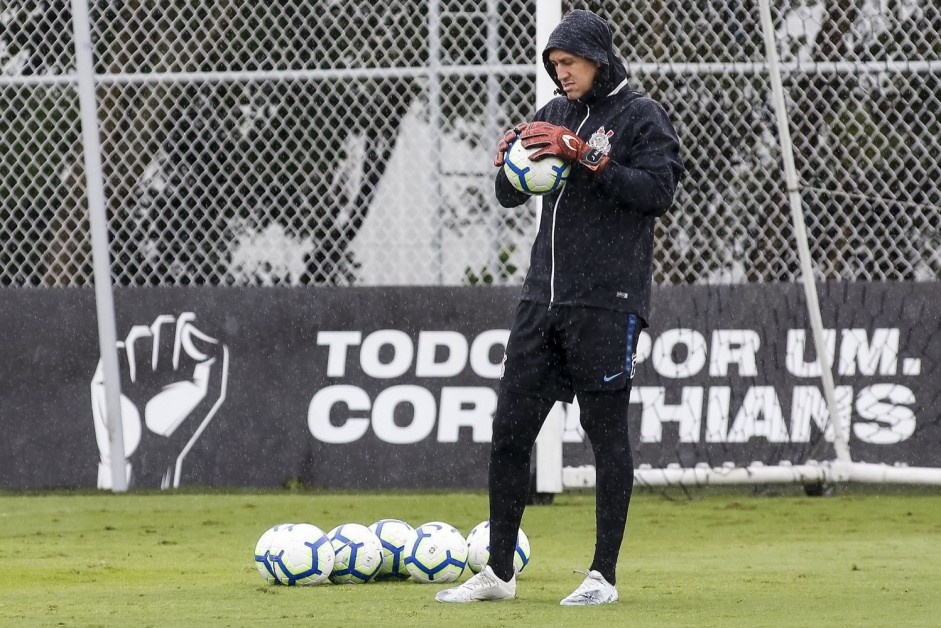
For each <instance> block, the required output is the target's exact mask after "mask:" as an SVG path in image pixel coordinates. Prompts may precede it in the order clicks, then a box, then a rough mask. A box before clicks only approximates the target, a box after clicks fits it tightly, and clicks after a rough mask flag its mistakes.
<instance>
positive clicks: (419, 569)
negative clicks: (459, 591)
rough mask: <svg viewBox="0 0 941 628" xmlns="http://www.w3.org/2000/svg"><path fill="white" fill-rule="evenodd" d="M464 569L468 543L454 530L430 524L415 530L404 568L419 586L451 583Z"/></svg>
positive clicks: (447, 526)
mask: <svg viewBox="0 0 941 628" xmlns="http://www.w3.org/2000/svg"><path fill="white" fill-rule="evenodd" d="M466 565H467V541H466V540H465V539H464V536H463V535H462V534H461V533H460V532H459V531H458V529H457V528H455V527H454V526H452V525H450V524H447V523H444V522H442V521H430V522H428V523H423V524H422V525H420V526H418V527H417V528H415V539H414V542H413V543H412V546H411V548H409V550H408V553H407V555H406V557H405V568H406V569H408V573H409V574H411V576H412V577H413V578H415V579H416V580H418V581H419V582H422V583H426V584H427V583H435V584H437V583H439V582H454V581H455V580H457V579H458V578H459V577H460V576H461V574H462V573H464V567H465V566H466Z"/></svg>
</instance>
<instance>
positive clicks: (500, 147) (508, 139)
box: [493, 122, 529, 166]
mask: <svg viewBox="0 0 941 628" xmlns="http://www.w3.org/2000/svg"><path fill="white" fill-rule="evenodd" d="M527 128H529V123H527V122H521V123H520V124H517V125H516V126H515V127H513V128H512V129H510V130H509V131H507V132H506V133H504V134H503V138H502V139H501V140H500V141H499V142H497V156H496V157H494V158H493V165H494V166H502V165H503V158H504V156H505V155H506V151H508V150H510V144H512V143H513V140H515V139H516V138H517V137H518V136H519V134H520V133H522V132H523V131H525V130H526V129H527Z"/></svg>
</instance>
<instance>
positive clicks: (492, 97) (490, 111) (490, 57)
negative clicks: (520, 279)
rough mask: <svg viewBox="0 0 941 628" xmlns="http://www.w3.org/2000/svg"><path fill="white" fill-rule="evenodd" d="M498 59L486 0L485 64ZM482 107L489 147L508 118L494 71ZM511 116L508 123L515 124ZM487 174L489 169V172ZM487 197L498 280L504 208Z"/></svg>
mask: <svg viewBox="0 0 941 628" xmlns="http://www.w3.org/2000/svg"><path fill="white" fill-rule="evenodd" d="M499 63H500V0H487V65H489V66H496V65H499ZM484 98H485V99H486V101H485V103H484V107H485V109H486V112H485V114H484V121H485V122H484V143H485V145H486V147H487V148H488V154H489V149H490V147H491V146H493V145H494V144H496V142H497V139H499V137H500V134H502V132H503V129H505V128H506V125H507V121H506V120H504V119H503V116H501V115H500V102H499V98H500V81H499V80H498V77H497V75H496V74H495V73H493V72H491V73H490V74H487V92H486V94H484ZM515 122H516V121H515V120H514V121H513V122H512V123H510V124H514V123H515ZM488 176H490V173H489V172H488ZM489 198H490V208H489V209H490V237H491V238H492V247H491V249H492V250H491V253H490V261H489V263H488V264H487V266H488V267H489V268H490V272H491V273H492V274H493V277H494V280H495V281H494V283H499V277H500V249H501V248H502V247H503V244H504V233H503V208H502V207H500V205H499V204H498V203H497V202H496V198H494V196H493V195H492V194H491V195H490V196H489Z"/></svg>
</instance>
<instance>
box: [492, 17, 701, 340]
mask: <svg viewBox="0 0 941 628" xmlns="http://www.w3.org/2000/svg"><path fill="white" fill-rule="evenodd" d="M554 49H560V50H564V51H565V52H570V53H572V54H576V55H579V56H582V57H585V58H587V59H590V60H592V61H596V62H598V63H600V64H601V67H599V68H598V71H597V73H596V74H595V80H594V83H593V85H592V89H591V91H590V92H589V93H587V94H586V95H585V96H584V97H582V98H580V99H578V100H575V101H570V100H569V99H568V98H566V97H565V96H561V97H557V98H555V99H553V100H552V101H550V102H549V103H548V104H547V105H546V106H545V107H543V108H542V109H540V110H539V111H537V112H536V115H535V116H534V117H533V120H534V121H535V120H542V121H546V122H551V123H553V124H558V125H561V126H564V127H567V128H568V129H570V130H571V131H574V132H575V133H576V134H577V135H578V136H579V137H581V138H582V139H584V140H586V141H589V142H591V140H592V138H593V136H594V140H595V143H596V144H598V145H600V146H601V147H605V145H607V147H608V152H607V155H608V157H609V158H610V161H609V162H608V164H607V166H605V168H603V169H602V170H601V171H600V172H598V173H597V174H596V173H594V172H592V171H591V170H588V169H587V168H585V167H583V166H581V165H579V164H577V163H576V164H573V166H572V172H571V173H570V175H569V178H568V181H567V182H566V184H565V186H564V187H563V188H562V189H561V190H560V191H558V192H554V193H552V194H548V195H546V196H544V197H543V203H542V215H541V217H540V223H539V232H538V233H537V235H536V239H535V241H534V242H533V248H532V254H531V258H530V267H529V273H528V274H527V276H526V281H525V283H524V284H523V293H522V297H521V298H522V300H524V301H533V302H536V303H544V304H547V305H549V304H551V305H579V306H588V307H599V308H604V309H609V310H618V311H624V312H630V313H634V314H637V315H638V316H640V317H641V318H642V319H644V322H645V323H646V321H647V318H648V313H649V308H650V284H651V269H652V264H653V241H654V223H655V221H656V219H657V217H658V216H661V215H663V214H664V213H665V212H666V211H667V210H668V209H669V208H670V206H671V205H672V203H673V196H674V194H675V192H676V187H677V184H678V183H679V181H680V178H681V177H682V174H683V163H682V160H681V159H680V154H679V153H680V146H679V140H678V139H677V136H676V131H675V130H674V128H673V124H672V123H671V122H670V119H669V117H668V116H667V114H666V111H664V109H663V107H662V106H661V105H660V104H659V103H657V102H656V101H654V100H653V99H651V98H649V97H647V96H645V95H643V94H641V93H639V92H637V91H635V90H634V89H632V88H631V87H629V86H628V85H627V71H626V69H625V68H624V65H623V64H622V63H621V62H620V61H619V60H618V58H617V55H616V53H615V52H614V47H613V43H612V36H611V31H610V29H609V28H608V23H607V22H606V21H605V20H604V19H603V18H601V17H599V16H597V15H595V14H594V13H590V12H588V11H580V10H579V11H572V12H571V13H569V14H568V15H566V16H565V19H563V20H562V22H561V23H560V24H559V25H558V26H557V27H556V28H555V30H553V31H552V34H551V35H550V36H549V42H548V44H547V45H546V48H545V50H544V51H543V53H542V58H543V63H544V64H545V66H546V71H547V72H549V75H550V76H551V77H552V79H553V81H555V83H556V85H558V86H559V88H560V90H561V87H562V85H561V83H560V82H559V80H558V78H557V76H556V72H555V67H554V66H553V65H552V64H551V63H550V62H549V53H550V52H551V51H552V50H554ZM593 145H594V144H593ZM595 147H597V146H595ZM495 187H496V196H497V200H498V201H499V202H500V204H501V205H503V206H504V207H516V206H518V205H521V204H522V203H524V202H525V201H526V200H527V198H529V197H528V196H527V195H525V194H523V193H522V192H518V191H517V190H516V189H515V188H513V187H512V185H511V184H510V182H509V180H508V179H507V178H506V175H505V174H504V172H503V168H500V169H499V171H498V173H497V178H496V184H495Z"/></svg>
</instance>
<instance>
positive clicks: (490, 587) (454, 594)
mask: <svg viewBox="0 0 941 628" xmlns="http://www.w3.org/2000/svg"><path fill="white" fill-rule="evenodd" d="M515 597H516V574H513V577H512V578H510V581H509V582H504V581H503V580H500V578H498V577H497V575H496V574H495V573H493V569H491V568H490V565H487V566H486V567H484V568H483V570H482V571H481V572H480V573H479V574H477V575H476V576H473V577H472V578H470V579H469V580H467V581H466V582H464V583H463V584H462V585H461V586H459V587H454V588H453V589H445V590H444V591H438V593H437V595H435V599H436V600H438V601H439V602H457V603H463V602H481V601H483V600H512V599H513V598H515Z"/></svg>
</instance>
